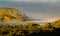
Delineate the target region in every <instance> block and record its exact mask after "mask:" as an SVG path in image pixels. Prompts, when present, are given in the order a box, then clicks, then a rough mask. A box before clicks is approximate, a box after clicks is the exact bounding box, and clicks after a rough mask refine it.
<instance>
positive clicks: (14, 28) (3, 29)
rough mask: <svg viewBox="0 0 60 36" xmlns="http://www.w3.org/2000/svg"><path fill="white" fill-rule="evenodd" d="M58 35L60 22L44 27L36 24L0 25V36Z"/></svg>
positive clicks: (47, 24)
mask: <svg viewBox="0 0 60 36" xmlns="http://www.w3.org/2000/svg"><path fill="white" fill-rule="evenodd" d="M58 35H60V20H58V21H55V22H52V23H46V24H45V25H44V26H41V25H40V24H36V23H33V22H31V23H28V24H27V25H23V24H20V25H15V24H12V25H9V24H1V25H0V36H58Z"/></svg>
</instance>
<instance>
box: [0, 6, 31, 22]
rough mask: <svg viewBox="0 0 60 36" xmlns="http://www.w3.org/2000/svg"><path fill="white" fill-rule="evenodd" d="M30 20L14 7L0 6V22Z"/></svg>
mask: <svg viewBox="0 0 60 36" xmlns="http://www.w3.org/2000/svg"><path fill="white" fill-rule="evenodd" d="M28 20H30V19H29V18H28V17H27V16H25V15H24V14H22V13H21V11H19V10H17V9H15V8H6V7H2V8H0V22H23V21H28Z"/></svg>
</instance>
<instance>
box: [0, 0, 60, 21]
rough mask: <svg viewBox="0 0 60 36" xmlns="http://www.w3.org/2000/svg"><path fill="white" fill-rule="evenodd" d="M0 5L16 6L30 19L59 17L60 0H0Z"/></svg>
mask: <svg viewBox="0 0 60 36" xmlns="http://www.w3.org/2000/svg"><path fill="white" fill-rule="evenodd" d="M0 7H9V8H16V9H18V10H20V11H21V12H22V13H24V14H25V15H26V16H28V17H29V18H31V19H48V20H49V19H59V18H60V0H0Z"/></svg>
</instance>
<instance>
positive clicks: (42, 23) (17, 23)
mask: <svg viewBox="0 0 60 36" xmlns="http://www.w3.org/2000/svg"><path fill="white" fill-rule="evenodd" d="M28 23H29V22H0V24H10V25H12V24H16V25H19V24H25V25H26V24H28ZM34 23H36V24H40V25H44V24H45V23H46V22H34Z"/></svg>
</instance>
